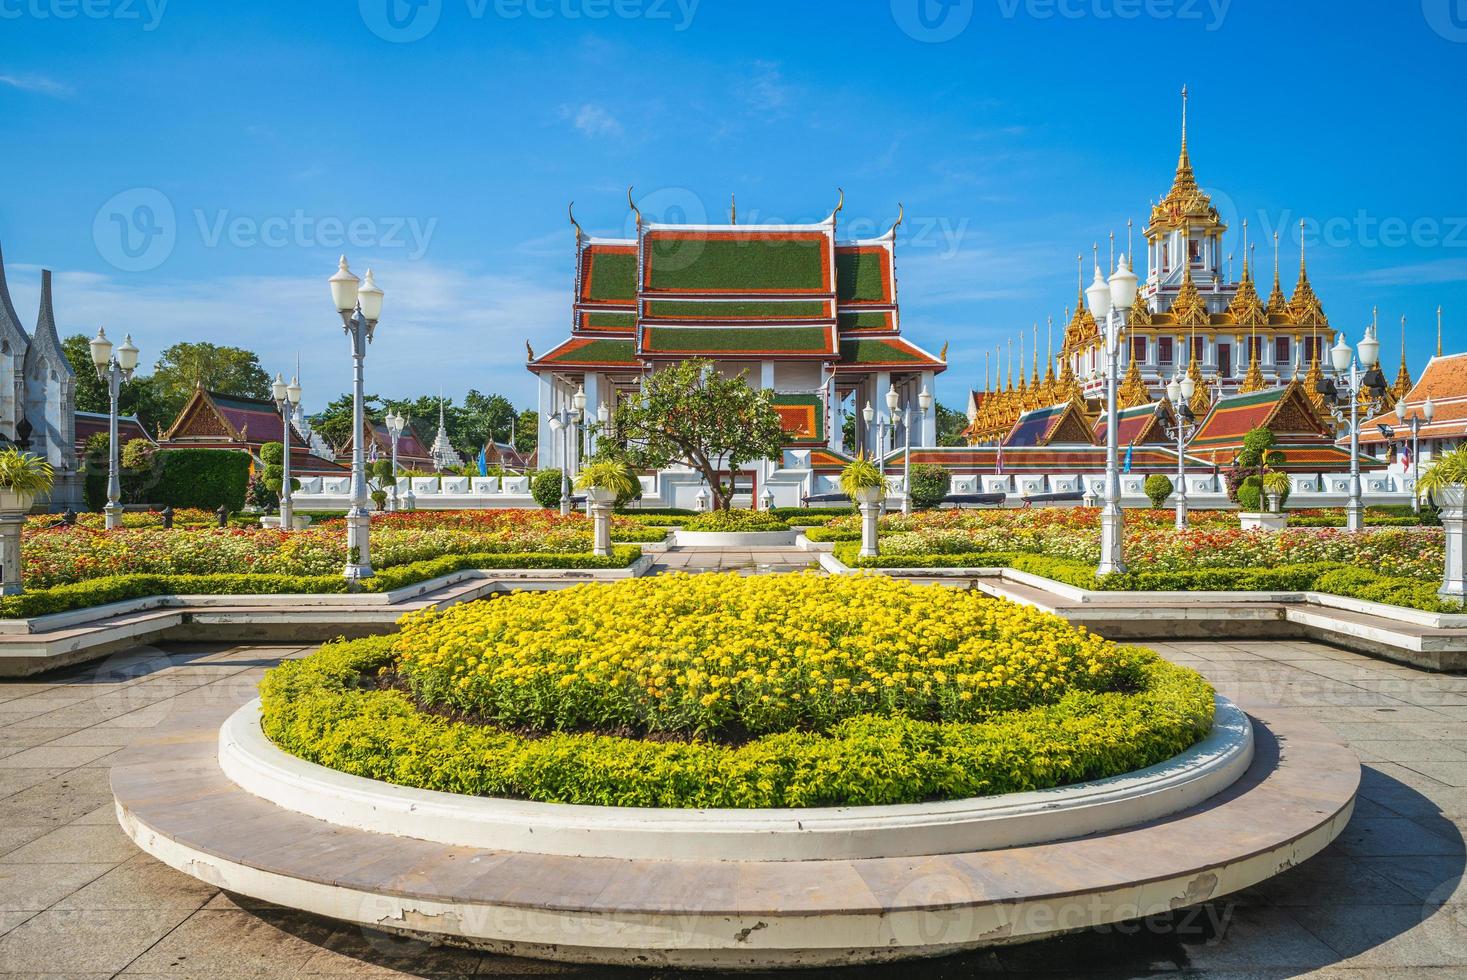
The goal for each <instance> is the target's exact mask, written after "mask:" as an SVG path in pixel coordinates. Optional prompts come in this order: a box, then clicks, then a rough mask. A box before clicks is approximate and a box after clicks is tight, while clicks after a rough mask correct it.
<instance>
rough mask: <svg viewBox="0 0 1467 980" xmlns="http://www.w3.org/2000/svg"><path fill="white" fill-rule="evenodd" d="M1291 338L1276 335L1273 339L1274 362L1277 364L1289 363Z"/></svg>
mask: <svg viewBox="0 0 1467 980" xmlns="http://www.w3.org/2000/svg"><path fill="white" fill-rule="evenodd" d="M1289 353H1290V351H1289V338H1288V337H1275V338H1274V341H1273V362H1274V363H1275V364H1287V363H1289Z"/></svg>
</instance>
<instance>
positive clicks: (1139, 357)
mask: <svg viewBox="0 0 1467 980" xmlns="http://www.w3.org/2000/svg"><path fill="white" fill-rule="evenodd" d="M1131 359H1132V360H1136V361H1140V362H1141V363H1143V364H1144V363H1146V338H1145V337H1132V338H1131Z"/></svg>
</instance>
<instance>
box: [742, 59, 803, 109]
mask: <svg viewBox="0 0 1467 980" xmlns="http://www.w3.org/2000/svg"><path fill="white" fill-rule="evenodd" d="M740 90H741V93H742V95H743V97H744V101H746V102H748V103H749V105H750V107H751V108H754V109H758V110H761V111H764V112H777V111H779V110H781V109H785V108H787V107H788V106H789V104H790V103H791V102H792V101H794V90H793V89H792V88H791V87H790V86H789V85H788V84H787V83H786V82H785V80H784V74H783V73H782V72H781V71H780V70H779V65H778V64H777V63H776V62H773V61H756V62H754V67H753V70H752V71H751V72H750V73H749V75H748V76H747V77H746V78H745V79H744V82H743V84H742V86H741V88H740Z"/></svg>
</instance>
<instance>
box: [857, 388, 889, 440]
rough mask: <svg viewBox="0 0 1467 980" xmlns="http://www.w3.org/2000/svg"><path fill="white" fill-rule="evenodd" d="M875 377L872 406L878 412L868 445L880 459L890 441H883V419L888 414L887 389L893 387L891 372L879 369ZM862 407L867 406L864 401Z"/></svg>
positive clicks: (874, 416) (873, 419) (873, 420)
mask: <svg viewBox="0 0 1467 980" xmlns="http://www.w3.org/2000/svg"><path fill="white" fill-rule="evenodd" d="M873 377H874V378H875V385H874V387H875V390H874V391H872V392H871V407H872V409H874V410H875V412H876V414H875V415H873V416H872V419H871V429H870V433H869V438H868V439H867V442H866V445H867V447H869V450H870V452H871V458H872V459H880V458H881V457H882V456H885V455H886V451H887V448H888V443H883V441H882V439H881V435H882V426H881V420H882V419H884V418H886V415H887V411H886V391H887V389H888V388H890V387H891V372H890V371H877V372H876V374H875V375H874V376H873ZM861 407H862V408H865V407H866V406H865V404H864V403H863V404H862V406H861Z"/></svg>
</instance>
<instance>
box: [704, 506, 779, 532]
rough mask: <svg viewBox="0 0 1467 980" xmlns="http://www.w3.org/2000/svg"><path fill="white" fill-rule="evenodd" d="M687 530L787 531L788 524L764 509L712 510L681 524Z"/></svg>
mask: <svg viewBox="0 0 1467 980" xmlns="http://www.w3.org/2000/svg"><path fill="white" fill-rule="evenodd" d="M682 526H683V528H684V529H685V530H688V531H703V532H709V531H711V532H716V533H727V534H741V533H745V532H752V531H788V530H789V529H790V526H789V525H788V524H786V523H785V522H784V521H782V520H780V519H779V518H777V517H775V516H774V515H773V514H771V513H769V512H768V511H765V510H712V511H709V512H708V513H706V514H699V515H697V516H696V517H690V518H688V519H687V520H686V521H684V522H683V524H682Z"/></svg>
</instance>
